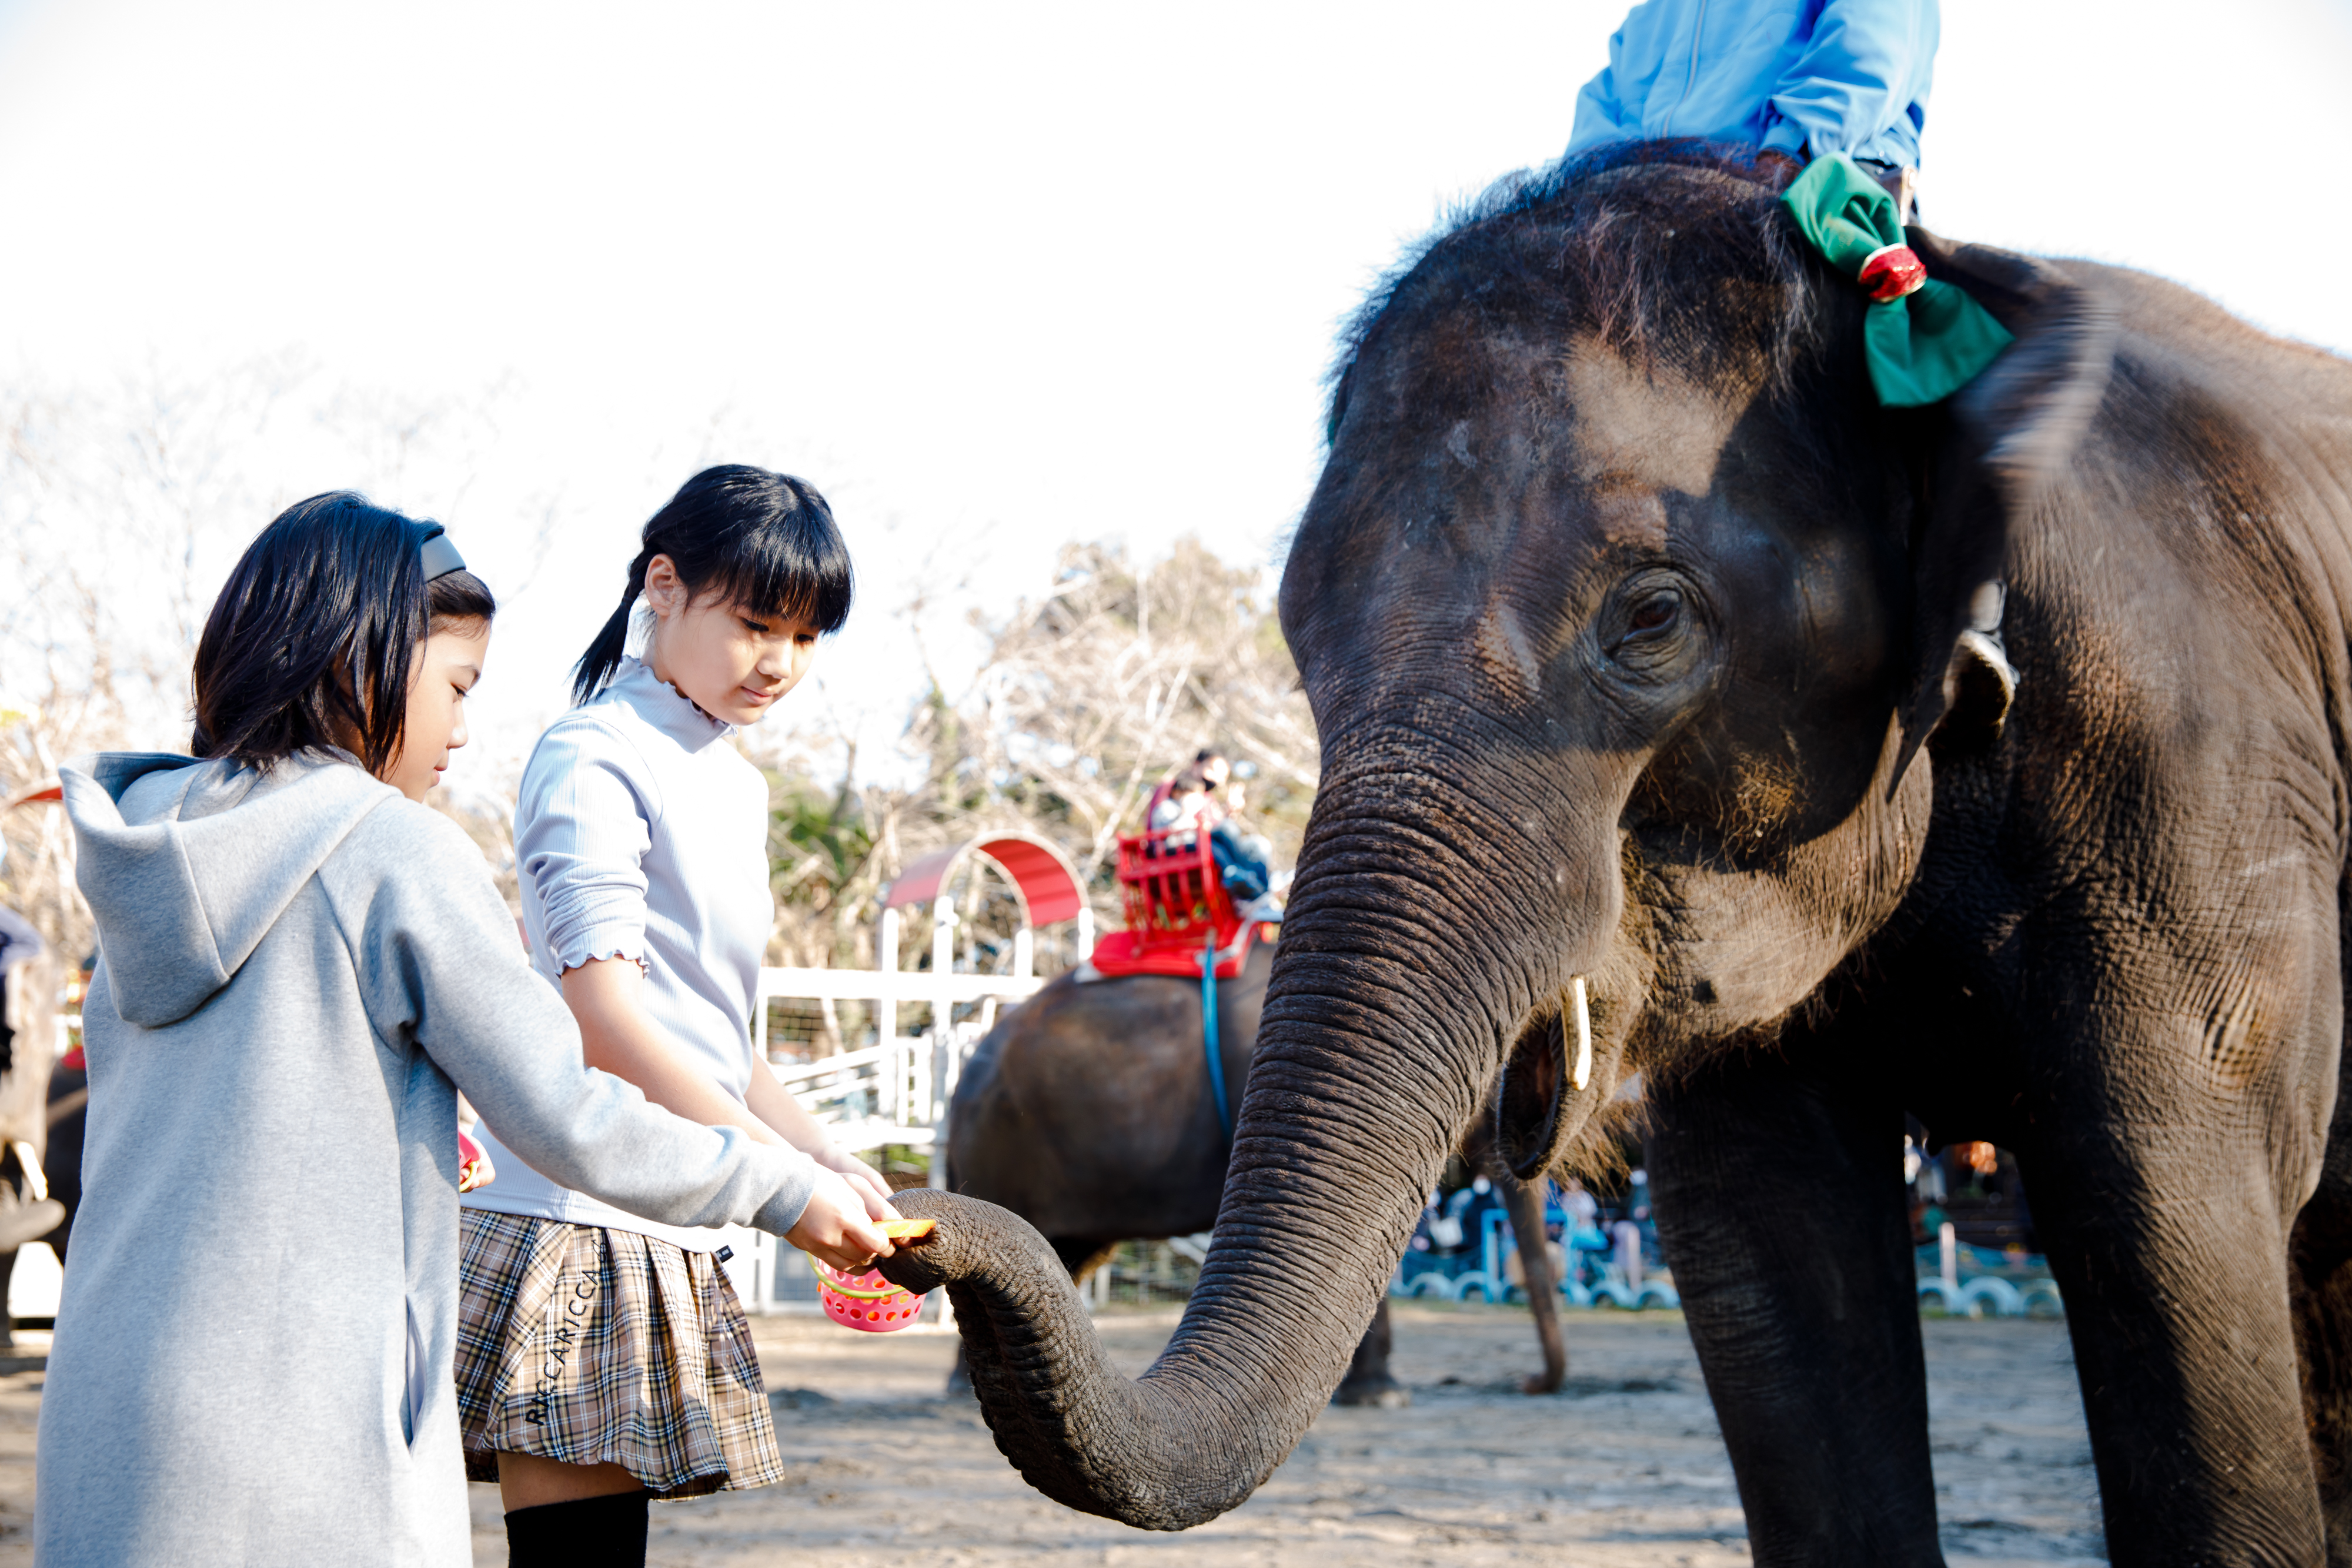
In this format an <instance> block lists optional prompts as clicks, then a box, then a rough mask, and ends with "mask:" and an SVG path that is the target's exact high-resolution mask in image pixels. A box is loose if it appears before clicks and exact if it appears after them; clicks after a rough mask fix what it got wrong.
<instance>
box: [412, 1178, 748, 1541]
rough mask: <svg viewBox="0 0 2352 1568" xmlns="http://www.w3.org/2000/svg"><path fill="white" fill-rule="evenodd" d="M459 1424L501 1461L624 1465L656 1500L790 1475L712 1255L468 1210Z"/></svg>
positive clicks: (468, 1444)
mask: <svg viewBox="0 0 2352 1568" xmlns="http://www.w3.org/2000/svg"><path fill="white" fill-rule="evenodd" d="M460 1226H461V1228H460V1232H459V1243H458V1245H459V1252H458V1264H457V1268H458V1301H457V1419H458V1422H459V1426H460V1430H461V1432H462V1435H463V1439H464V1443H465V1448H466V1475H467V1479H471V1480H478V1481H494V1480H496V1479H499V1458H498V1457H499V1454H500V1453H502V1452H503V1453H509V1454H537V1455H539V1456H541V1458H550V1459H557V1460H561V1461H562V1463H564V1464H568V1465H599V1464H616V1465H621V1466H624V1467H625V1468H626V1469H628V1472H629V1473H630V1474H631V1475H633V1476H635V1477H636V1478H637V1479H639V1480H641V1481H643V1482H645V1484H646V1490H647V1491H649V1492H651V1493H652V1494H653V1495H654V1496H656V1497H696V1496H698V1495H700V1494H702V1493H704V1492H714V1491H721V1490H730V1489H736V1488H744V1487H762V1486H767V1485H769V1484H770V1483H771V1482H772V1481H775V1480H776V1479H779V1478H780V1477H782V1474H783V1469H784V1467H783V1460H782V1457H781V1456H780V1455H779V1454H778V1453H777V1452H776V1428H775V1423H774V1422H773V1420H772V1419H771V1417H770V1416H769V1415H768V1398H767V1395H766V1393H765V1391H764V1390H763V1389H762V1388H761V1383H760V1362H759V1357H758V1356H757V1354H754V1352H753V1351H752V1348H751V1324H750V1323H749V1322H746V1321H745V1320H744V1317H743V1307H742V1303H741V1302H740V1301H737V1300H736V1299H735V1288H734V1287H733V1286H732V1285H730V1284H729V1283H728V1282H727V1275H726V1273H725V1272H724V1271H723V1270H721V1269H720V1268H719V1263H718V1260H716V1259H714V1258H713V1257H712V1256H711V1255H710V1254H709V1253H708V1252H688V1251H687V1250H686V1249H683V1248H681V1247H678V1246H677V1245H676V1244H674V1243H672V1242H668V1241H663V1240H660V1239H657V1238H655V1237H651V1236H640V1235H638V1234H637V1233H636V1232H635V1231H633V1230H604V1229H601V1228H594V1227H590V1226H578V1225H565V1224H562V1222H560V1221H557V1220H552V1219H533V1218H528V1217H526V1216H523V1215H517V1214H493V1213H491V1212H490V1211H488V1210H487V1209H479V1208H468V1209H463V1210H461V1211H460Z"/></svg>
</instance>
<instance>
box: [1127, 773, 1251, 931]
mask: <svg viewBox="0 0 2352 1568" xmlns="http://www.w3.org/2000/svg"><path fill="white" fill-rule="evenodd" d="M1241 807H1242V787H1241V786H1240V785H1239V784H1236V783H1234V764H1233V759H1232V758H1228V757H1227V756H1226V755H1225V754H1224V753H1223V752H1222V751H1218V750H1215V749H1214V748H1213V747H1202V749H1201V750H1200V751H1199V752H1197V753H1195V754H1194V756H1193V758H1192V761H1191V762H1189V763H1187V764H1186V765H1185V766H1184V767H1183V768H1181V769H1179V770H1178V771H1177V772H1176V773H1175V774H1174V775H1173V776H1172V777H1171V778H1170V779H1168V781H1167V782H1165V783H1164V784H1162V785H1160V788H1159V789H1157V790H1155V791H1154V792H1153V795H1152V800H1151V804H1150V808H1149V809H1148V810H1147V811H1146V813H1145V816H1144V825H1145V826H1146V827H1148V828H1150V829H1151V830H1152V831H1155V832H1159V831H1173V830H1181V829H1190V828H1201V827H1205V828H1207V829H1208V831H1209V852H1210V853H1211V854H1213V856H1215V857H1216V862H1217V870H1218V872H1219V873H1222V874H1223V878H1224V883H1225V894H1226V896H1227V897H1229V898H1231V899H1232V900H1233V901H1234V904H1237V905H1238V904H1247V903H1250V902H1251V901H1253V900H1255V899H1259V898H1263V897H1265V894H1266V892H1267V890H1268V888H1269V887H1271V886H1272V883H1273V873H1272V868H1271V865H1270V863H1269V862H1270V861H1271V858H1272V853H1273V846H1272V845H1270V844H1268V843H1267V842H1266V841H1265V839H1264V838H1263V837H1261V836H1260V835H1258V834H1255V833H1244V832H1243V831H1241V828H1240V827H1239V825H1238V824H1236V823H1234V821H1232V820H1231V819H1230V817H1229V816H1228V815H1227V813H1228V811H1238V810H1241Z"/></svg>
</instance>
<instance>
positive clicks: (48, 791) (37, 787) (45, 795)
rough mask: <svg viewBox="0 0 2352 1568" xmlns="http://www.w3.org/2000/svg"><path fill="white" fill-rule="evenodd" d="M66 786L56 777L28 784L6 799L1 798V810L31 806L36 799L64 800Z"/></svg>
mask: <svg viewBox="0 0 2352 1568" xmlns="http://www.w3.org/2000/svg"><path fill="white" fill-rule="evenodd" d="M65 798H66V788H65V786H64V785H62V784H60V783H58V781H57V780H56V779H42V780H41V781H40V782H39V783H37V784H27V785H26V786H25V787H24V788H23V789H19V790H17V791H16V793H15V794H14V795H11V796H9V797H8V798H7V799H6V800H0V811H5V810H13V809H14V808H16V807H18V806H29V805H31V804H32V803H33V802H34V801H36V800H64V799H65Z"/></svg>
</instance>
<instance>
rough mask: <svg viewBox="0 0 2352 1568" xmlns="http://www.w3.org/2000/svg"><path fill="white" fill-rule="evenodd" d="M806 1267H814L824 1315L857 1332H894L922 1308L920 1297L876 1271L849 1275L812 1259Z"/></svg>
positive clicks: (908, 1321)
mask: <svg viewBox="0 0 2352 1568" xmlns="http://www.w3.org/2000/svg"><path fill="white" fill-rule="evenodd" d="M809 1267H811V1268H812V1269H814V1270H816V1293H817V1300H818V1301H821V1302H823V1303H824V1315H825V1316H826V1317H829V1318H831V1319H832V1320H833V1321H834V1322H837V1323H843V1324H845V1325H847V1326H848V1327H850V1328H854V1329H856V1331H857V1332H858V1333H898V1330H900V1329H902V1328H905V1327H907V1326H908V1324H909V1323H912V1322H914V1321H915V1314H916V1313H917V1312H921V1311H922V1309H923V1302H922V1298H921V1297H919V1296H917V1295H915V1294H913V1293H912V1292H910V1291H907V1290H905V1289H904V1288H903V1287H900V1286H898V1285H894V1284H892V1283H891V1282H890V1281H887V1280H886V1279H884V1278H883V1277H882V1275H881V1272H880V1270H874V1269H868V1270H866V1271H865V1272H864V1273H862V1274H849V1273H845V1272H843V1271H842V1270H839V1269H836V1268H835V1267H834V1266H833V1265H832V1264H830V1263H825V1262H821V1261H819V1260H816V1259H814V1258H812V1259H810V1260H809Z"/></svg>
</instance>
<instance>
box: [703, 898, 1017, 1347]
mask: <svg viewBox="0 0 2352 1568" xmlns="http://www.w3.org/2000/svg"><path fill="white" fill-rule="evenodd" d="M897 917H898V911H897V910H895V909H893V910H890V911H888V912H887V913H886V915H885V916H884V919H883V930H882V942H881V944H880V946H881V949H882V951H881V955H880V956H881V958H882V967H880V968H877V969H762V970H761V971H760V1003H759V1007H758V1009H757V1010H756V1011H754V1012H753V1014H752V1015H751V1037H752V1040H753V1041H754V1043H756V1044H757V1046H758V1047H759V1049H760V1051H761V1054H762V1055H765V1054H767V1052H768V1050H769V1040H768V1011H769V1009H768V1004H769V1003H770V1002H771V1001H772V1000H795V999H797V1000H803V1001H818V1002H843V1001H863V1002H870V1003H872V1004H873V1006H874V1019H875V1031H876V1033H877V1035H878V1036H879V1037H880V1038H879V1039H878V1040H877V1041H876V1043H874V1044H872V1045H869V1046H864V1047H862V1048H860V1049H858V1050H856V1051H841V1052H839V1053H837V1054H835V1055H833V1056H822V1057H818V1058H817V1059H816V1060H815V1061H806V1062H774V1064H773V1065H774V1071H775V1074H776V1077H777V1078H778V1080H780V1081H781V1082H782V1083H783V1085H784V1087H785V1088H787V1089H789V1090H791V1091H792V1092H793V1094H794V1095H795V1096H796V1097H798V1099H799V1100H800V1103H802V1104H803V1105H805V1106H807V1107H808V1109H809V1112H810V1113H811V1114H812V1115H814V1116H815V1117H816V1119H817V1120H818V1121H820V1122H823V1123H824V1124H827V1125H828V1126H830V1127H832V1128H833V1129H834V1135H835V1137H836V1138H838V1139H839V1140H840V1141H841V1143H842V1145H843V1146H844V1147H845V1148H848V1149H851V1150H854V1151H858V1152H861V1153H862V1152H864V1151H866V1150H868V1149H878V1148H881V1147H882V1146H883V1145H899V1146H901V1147H905V1148H912V1149H921V1150H924V1151H926V1152H927V1153H928V1154H929V1156H930V1162H931V1179H932V1181H933V1182H934V1183H935V1184H936V1183H937V1181H938V1180H939V1177H940V1159H941V1157H942V1156H943V1155H944V1154H945V1152H946V1138H945V1133H946V1130H947V1114H948V1104H949V1103H950V1101H951V1100H953V1099H954V1097H955V1089H956V1080H957V1079H958V1078H959V1077H960V1076H961V1074H962V1071H963V1064H964V1063H965V1061H968V1060H970V1058H971V1052H972V1051H973V1048H975V1047H976V1046H978V1045H979V1044H980V1042H981V1040H982V1039H983V1038H985V1037H986V1035H987V1033H988V1031H989V1030H990V1029H992V1027H994V1025H995V1021H996V1014H997V1012H998V1010H999V1009H1001V1008H1003V1007H1004V1006H1006V1005H1008V1004H1010V1003H1013V1002H1018V1001H1021V1000H1022V999H1024V998H1027V997H1030V996H1034V994H1035V993H1036V992H1037V991H1038V989H1039V988H1041V987H1043V986H1044V985H1045V981H1043V980H1041V979H1038V978H1037V977H1035V976H1034V975H1030V974H1013V975H970V974H961V975H960V974H956V973H954V972H953V971H952V970H951V969H950V968H949V967H948V966H947V964H945V963H940V964H939V967H938V968H937V969H935V970H932V971H921V972H916V973H908V972H905V971H902V970H900V969H899V968H898V918H897ZM1027 935H1028V934H1027V933H1026V932H1025V931H1024V932H1023V933H1022V936H1024V937H1025V936H1027ZM951 939H952V926H951V925H946V924H941V925H938V926H937V927H935V929H934V932H933V945H934V947H933V950H934V957H935V960H936V959H937V958H938V957H939V956H940V949H941V948H943V947H945V946H946V945H947V943H948V942H949V941H950V940H951ZM1021 946H1023V947H1024V948H1025V947H1026V946H1027V943H1026V942H1025V941H1024V942H1023V943H1022V944H1021ZM1026 956H1027V954H1026V953H1025V952H1016V954H1015V957H1014V967H1015V968H1016V969H1025V968H1027V967H1028V965H1027V964H1025V963H1024V962H1022V959H1024V958H1025V957H1026ZM925 1004H929V1009H930V1016H931V1027H930V1028H929V1029H926V1030H923V1031H922V1032H920V1033H918V1034H901V1033H899V1032H898V1025H899V1009H901V1008H913V1007H920V1006H923V1005H925ZM975 1004H976V1011H977V1016H975V1017H971V1018H967V1019H963V1020H962V1021H961V1022H958V1021H954V1020H953V1019H952V1016H951V1015H952V1010H953V1009H955V1008H957V1007H959V1006H966V1007H971V1006H974V1005H975ZM772 1060H773V1059H772V1058H771V1061H772ZM727 1244H728V1245H729V1246H730V1247H732V1248H733V1249H735V1256H734V1257H733V1258H731V1259H730V1260H728V1262H727V1264H726V1265H725V1267H726V1269H727V1272H728V1276H729V1277H730V1279H731V1280H732V1281H734V1284H735V1292H736V1294H737V1295H739V1296H740V1297H741V1298H742V1300H743V1306H744V1309H745V1310H746V1311H748V1312H793V1311H796V1310H805V1311H814V1310H815V1304H814V1303H815V1300H816V1291H815V1289H814V1281H804V1280H803V1275H804V1274H805V1273H806V1264H805V1262H804V1260H803V1259H802V1258H801V1256H800V1254H799V1253H797V1252H794V1251H793V1249H790V1248H788V1247H781V1246H779V1244H778V1243H777V1242H776V1240H775V1239H774V1238H772V1237H770V1236H766V1235H763V1234H761V1232H759V1231H756V1230H750V1229H740V1228H739V1229H731V1230H730V1232H729V1234H728V1238H727Z"/></svg>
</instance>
